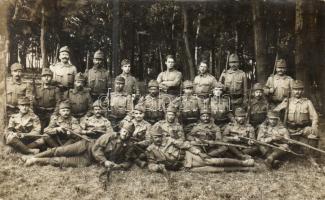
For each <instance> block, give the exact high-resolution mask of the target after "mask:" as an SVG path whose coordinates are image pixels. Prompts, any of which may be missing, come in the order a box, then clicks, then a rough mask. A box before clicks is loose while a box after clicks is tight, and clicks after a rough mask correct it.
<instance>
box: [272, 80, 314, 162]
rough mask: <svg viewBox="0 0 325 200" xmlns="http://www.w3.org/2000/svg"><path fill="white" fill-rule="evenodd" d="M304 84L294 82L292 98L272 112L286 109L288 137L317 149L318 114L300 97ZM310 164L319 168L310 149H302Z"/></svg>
mask: <svg viewBox="0 0 325 200" xmlns="http://www.w3.org/2000/svg"><path fill="white" fill-rule="evenodd" d="M303 91H304V84H303V82H302V81H300V80H296V81H294V82H293V84H292V97H290V98H289V99H287V98H286V99H284V100H283V101H282V103H280V104H279V105H278V106H276V107H275V108H274V111H280V110H284V109H286V114H285V115H286V116H285V119H286V120H285V122H284V123H285V125H286V126H287V128H288V130H289V133H290V137H291V138H293V139H295V140H298V141H301V142H303V143H306V144H309V145H311V146H314V147H317V146H318V141H319V135H318V114H317V112H316V110H315V108H314V105H313V103H312V102H311V101H310V100H309V99H307V98H304V97H302V95H303ZM304 151H305V153H306V154H307V155H308V158H309V160H310V162H311V163H312V164H313V165H314V166H315V167H317V168H318V167H319V166H318V164H317V163H316V161H315V160H314V158H313V156H312V155H313V152H311V151H310V149H304Z"/></svg>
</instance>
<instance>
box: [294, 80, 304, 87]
mask: <svg viewBox="0 0 325 200" xmlns="http://www.w3.org/2000/svg"><path fill="white" fill-rule="evenodd" d="M303 88H304V83H303V82H302V81H301V80H295V81H293V84H292V89H303Z"/></svg>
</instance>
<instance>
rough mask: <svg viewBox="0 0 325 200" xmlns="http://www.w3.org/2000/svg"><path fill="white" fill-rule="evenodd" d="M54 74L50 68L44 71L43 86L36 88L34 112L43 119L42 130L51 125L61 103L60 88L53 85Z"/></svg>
mask: <svg viewBox="0 0 325 200" xmlns="http://www.w3.org/2000/svg"><path fill="white" fill-rule="evenodd" d="M52 76H53V73H52V71H51V70H50V69H48V68H43V70H42V84H41V85H39V86H37V87H36V88H35V92H34V101H33V104H34V111H35V114H36V115H37V116H38V117H39V118H40V119H42V121H41V124H42V130H44V128H45V127H47V126H48V125H49V122H50V118H51V115H52V114H53V112H54V110H55V107H56V105H57V102H60V101H61V98H62V97H61V93H60V90H59V88H57V87H55V86H53V85H52V84H51V81H52Z"/></svg>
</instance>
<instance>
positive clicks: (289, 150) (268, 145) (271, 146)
mask: <svg viewBox="0 0 325 200" xmlns="http://www.w3.org/2000/svg"><path fill="white" fill-rule="evenodd" d="M238 137H239V138H241V139H245V140H248V141H249V140H251V141H253V142H255V143H256V144H259V145H263V146H266V147H270V148H272V149H277V150H281V151H285V152H288V153H291V154H293V155H296V156H303V154H299V153H296V152H294V151H292V150H291V149H289V148H288V149H284V148H281V147H279V146H276V145H273V144H269V143H266V142H262V141H259V140H255V139H252V138H247V137H243V136H238Z"/></svg>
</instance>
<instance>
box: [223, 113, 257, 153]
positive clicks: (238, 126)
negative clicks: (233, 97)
mask: <svg viewBox="0 0 325 200" xmlns="http://www.w3.org/2000/svg"><path fill="white" fill-rule="evenodd" d="M223 136H224V138H225V141H229V142H232V143H235V144H236V143H237V144H244V145H247V140H248V146H247V147H248V148H247V149H241V148H236V147H229V150H230V151H231V152H232V153H233V154H234V155H235V156H237V157H238V158H240V159H250V158H251V155H253V154H255V153H256V152H257V150H258V149H257V147H255V146H253V142H252V141H251V140H249V138H252V139H255V138H256V137H255V132H254V127H253V126H252V125H250V124H248V123H246V112H245V110H244V109H243V108H241V107H238V108H236V110H235V122H230V123H229V124H228V125H227V126H226V127H225V130H224V132H223ZM243 137H244V138H243ZM245 138H246V139H245ZM245 140H246V141H245Z"/></svg>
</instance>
